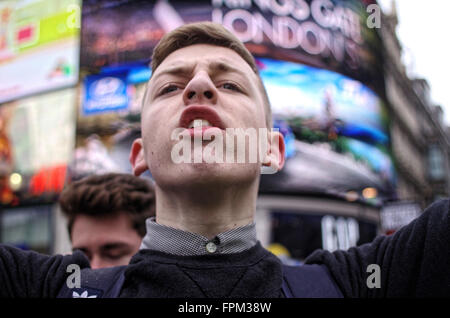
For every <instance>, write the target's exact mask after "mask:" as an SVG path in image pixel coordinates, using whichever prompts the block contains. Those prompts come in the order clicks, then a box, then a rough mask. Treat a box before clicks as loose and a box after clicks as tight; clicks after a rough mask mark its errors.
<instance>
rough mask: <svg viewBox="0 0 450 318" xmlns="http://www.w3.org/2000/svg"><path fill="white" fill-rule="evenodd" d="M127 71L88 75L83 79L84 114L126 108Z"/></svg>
mask: <svg viewBox="0 0 450 318" xmlns="http://www.w3.org/2000/svg"><path fill="white" fill-rule="evenodd" d="M126 79H127V73H116V74H109V75H90V76H87V77H86V78H85V80H84V84H85V88H86V92H85V98H84V103H83V113H84V115H93V114H98V113H104V112H111V111H117V110H122V109H127V108H128V99H129V98H128V94H127V80H126Z"/></svg>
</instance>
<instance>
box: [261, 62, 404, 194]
mask: <svg viewBox="0 0 450 318" xmlns="http://www.w3.org/2000/svg"><path fill="white" fill-rule="evenodd" d="M258 64H259V66H260V73H261V76H262V78H263V81H264V85H265V87H266V89H267V92H268V95H269V99H270V102H271V105H272V112H273V116H274V118H275V124H277V123H279V122H281V123H285V124H287V126H288V131H289V133H290V134H293V135H294V136H295V140H290V139H288V138H287V141H288V146H289V147H288V149H289V150H291V148H292V150H291V151H290V152H288V158H287V160H286V166H285V168H284V169H283V171H282V172H280V173H279V174H277V175H274V176H263V178H262V184H261V190H262V191H267V192H290V193H299V192H304V193H305V192H306V193H311V194H326V195H330V196H338V197H342V198H343V199H347V198H348V199H352V198H349V197H348V196H349V195H352V194H353V195H357V196H358V198H359V197H361V199H370V200H372V201H373V200H374V199H376V198H389V197H390V196H391V195H392V191H393V184H394V183H395V169H394V166H393V162H392V159H391V153H390V150H389V148H390V144H389V120H388V116H387V112H386V108H385V106H384V104H383V101H382V100H381V99H380V98H379V97H378V96H377V95H376V94H375V93H374V92H373V91H372V90H371V89H369V88H368V87H367V86H365V85H363V84H362V83H361V82H359V81H355V80H353V79H351V78H349V77H347V76H344V75H341V74H339V73H335V72H331V71H328V70H325V69H318V68H315V67H311V66H307V65H303V64H299V63H292V62H285V61H279V60H272V59H258ZM364 189H371V190H366V192H368V191H372V193H371V194H370V195H365V196H364V195H363V194H364V193H363V191H364ZM373 192H376V194H374V193H373Z"/></svg>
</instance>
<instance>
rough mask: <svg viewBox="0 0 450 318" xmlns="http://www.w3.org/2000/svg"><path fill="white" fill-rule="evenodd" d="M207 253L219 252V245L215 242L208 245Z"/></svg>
mask: <svg viewBox="0 0 450 318" xmlns="http://www.w3.org/2000/svg"><path fill="white" fill-rule="evenodd" d="M206 251H207V252H208V253H211V254H212V253H215V252H216V251H217V245H216V244H215V243H214V242H208V243H207V244H206Z"/></svg>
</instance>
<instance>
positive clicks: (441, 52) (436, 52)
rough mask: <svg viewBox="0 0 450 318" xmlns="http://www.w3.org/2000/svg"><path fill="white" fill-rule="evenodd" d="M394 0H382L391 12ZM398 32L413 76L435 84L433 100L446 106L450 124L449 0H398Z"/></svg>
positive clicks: (380, 1)
mask: <svg viewBox="0 0 450 318" xmlns="http://www.w3.org/2000/svg"><path fill="white" fill-rule="evenodd" d="M391 1H392V0H378V3H379V4H380V6H381V8H382V9H383V11H384V12H389V11H390V7H391ZM395 2H396V4H397V13H398V19H399V25H398V27H397V36H398V37H399V39H400V42H401V43H402V46H403V55H404V56H403V57H404V59H403V61H404V63H405V65H406V67H407V72H408V75H409V76H413V77H414V76H415V77H423V78H425V79H427V80H428V83H429V84H430V88H431V100H432V102H433V103H434V104H437V105H441V106H442V108H443V109H444V121H445V123H446V124H447V125H450V80H449V77H450V25H449V20H448V15H449V14H450V1H449V0H427V1H424V0H396V1H395Z"/></svg>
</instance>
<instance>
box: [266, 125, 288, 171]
mask: <svg viewBox="0 0 450 318" xmlns="http://www.w3.org/2000/svg"><path fill="white" fill-rule="evenodd" d="M267 139H268V146H269V147H268V149H267V154H266V158H265V160H264V163H263V165H262V167H261V173H262V174H274V173H276V172H278V171H280V170H281V169H283V166H284V160H285V145H284V137H283V135H282V134H281V133H280V132H279V131H276V130H271V131H270V132H269V133H268V136H267Z"/></svg>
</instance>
